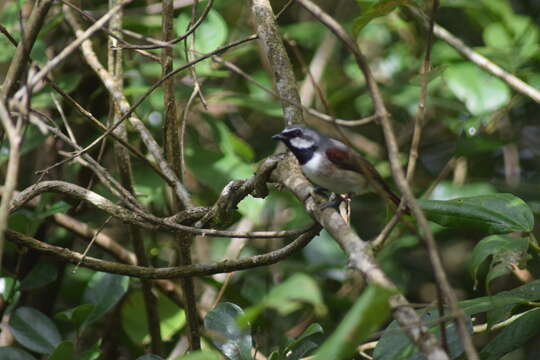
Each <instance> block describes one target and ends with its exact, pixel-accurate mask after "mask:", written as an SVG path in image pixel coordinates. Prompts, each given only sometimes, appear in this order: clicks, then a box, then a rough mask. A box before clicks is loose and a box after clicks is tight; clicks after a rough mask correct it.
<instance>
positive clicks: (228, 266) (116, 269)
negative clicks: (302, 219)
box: [6, 225, 321, 279]
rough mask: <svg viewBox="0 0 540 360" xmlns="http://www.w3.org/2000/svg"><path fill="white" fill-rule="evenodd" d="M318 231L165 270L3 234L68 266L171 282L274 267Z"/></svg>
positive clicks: (14, 232) (314, 228) (312, 230)
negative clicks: (237, 255) (244, 253)
mask: <svg viewBox="0 0 540 360" xmlns="http://www.w3.org/2000/svg"><path fill="white" fill-rule="evenodd" d="M320 230H321V227H320V226H319V225H314V226H312V228H311V229H310V230H309V231H307V232H305V233H304V234H302V235H300V236H299V237H298V238H296V239H295V240H294V241H292V242H291V243H289V244H288V245H286V246H284V247H282V248H280V249H278V250H274V251H271V252H268V253H265V254H261V255H255V256H250V257H247V258H244V259H240V260H234V261H233V260H223V261H219V262H217V263H214V264H194V265H187V266H175V267H165V268H151V267H143V266H135V265H126V264H120V263H116V262H111V261H105V260H100V259H96V258H93V257H88V256H87V257H83V255H82V254H81V253H78V252H76V251H71V250H68V249H66V248H62V247H59V246H54V245H50V244H47V243H45V242H42V241H39V240H37V239H34V238H32V237H30V236H27V235H24V234H21V233H19V232H16V231H13V230H7V231H6V238H7V239H8V240H9V241H13V242H14V243H16V244H19V245H21V246H24V247H27V248H30V249H32V250H36V251H39V252H42V253H45V254H49V255H52V256H56V257H59V258H61V259H63V260H65V261H67V262H69V263H72V264H78V263H80V266H84V267H87V268H90V269H94V270H97V271H103V272H108V273H113V274H121V275H128V276H132V277H138V278H145V279H173V278H183V277H193V276H206V275H213V274H220V273H227V272H232V271H239V270H246V269H251V268H255V267H260V266H266V265H271V264H275V263H277V262H279V261H281V260H283V259H285V258H286V257H288V256H290V255H291V254H292V253H294V252H295V251H298V250H300V249H302V248H303V247H305V246H306V245H307V244H308V243H309V242H310V241H311V239H313V238H314V237H315V236H316V235H317V234H318V233H319V231H320Z"/></svg>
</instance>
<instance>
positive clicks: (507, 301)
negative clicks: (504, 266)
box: [459, 280, 540, 316]
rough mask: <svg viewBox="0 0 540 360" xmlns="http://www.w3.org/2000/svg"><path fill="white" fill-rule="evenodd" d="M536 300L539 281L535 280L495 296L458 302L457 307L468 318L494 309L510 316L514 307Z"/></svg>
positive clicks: (539, 296)
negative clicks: (501, 310)
mask: <svg viewBox="0 0 540 360" xmlns="http://www.w3.org/2000/svg"><path fill="white" fill-rule="evenodd" d="M538 299H540V280H535V281H531V282H530V283H527V284H525V285H522V286H520V287H517V288H515V289H512V290H508V291H502V292H500V293H498V294H496V295H492V296H483V297H479V298H475V299H470V300H463V301H460V303H459V306H460V307H461V308H462V309H463V311H464V312H465V313H466V314H467V315H469V316H470V315H474V314H478V313H481V312H486V311H492V310H496V309H503V310H504V311H505V312H507V313H508V314H510V312H511V310H512V307H514V306H515V305H517V304H522V303H526V302H529V301H535V300H538Z"/></svg>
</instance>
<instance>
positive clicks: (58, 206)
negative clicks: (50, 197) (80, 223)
mask: <svg viewBox="0 0 540 360" xmlns="http://www.w3.org/2000/svg"><path fill="white" fill-rule="evenodd" d="M47 205H48V206H46V207H45V209H43V211H40V213H39V214H38V216H39V218H40V219H45V218H47V217H49V216H51V215H54V214H56V213H67V211H68V210H69V209H70V208H71V205H70V204H68V203H66V202H65V201H57V202H55V203H54V204H52V205H51V204H50V203H48V204H47Z"/></svg>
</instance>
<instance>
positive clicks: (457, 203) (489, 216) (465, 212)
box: [418, 194, 534, 234]
mask: <svg viewBox="0 0 540 360" xmlns="http://www.w3.org/2000/svg"><path fill="white" fill-rule="evenodd" d="M418 203H419V205H420V207H421V208H422V210H424V212H425V214H426V216H427V218H428V219H429V220H431V221H433V222H435V223H437V224H439V225H443V226H448V227H457V228H461V229H477V230H483V231H486V232H488V233H492V234H504V233H509V232H513V231H524V232H530V231H532V229H533V227H534V217H533V214H532V212H531V209H530V208H529V207H528V206H527V204H526V203H525V202H524V201H523V200H521V199H520V198H518V197H516V196H514V195H512V194H490V195H480V196H471V197H464V198H458V199H453V200H448V201H438V200H419V201H418Z"/></svg>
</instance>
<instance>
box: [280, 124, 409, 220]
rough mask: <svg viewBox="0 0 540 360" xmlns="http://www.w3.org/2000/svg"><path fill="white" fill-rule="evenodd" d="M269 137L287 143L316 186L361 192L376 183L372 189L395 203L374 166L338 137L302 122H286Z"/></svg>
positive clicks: (338, 191) (397, 201)
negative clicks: (283, 126) (329, 135)
mask: <svg viewBox="0 0 540 360" xmlns="http://www.w3.org/2000/svg"><path fill="white" fill-rule="evenodd" d="M272 138H273V139H275V140H280V141H282V142H283V143H284V144H285V145H286V146H287V148H288V149H289V150H290V151H291V152H292V153H293V155H294V156H295V157H296V159H297V160H298V162H299V163H300V168H301V169H302V172H303V173H304V175H305V176H306V177H307V178H308V180H309V181H311V182H312V183H313V184H315V185H316V186H318V187H320V188H323V189H326V190H329V191H331V192H333V193H336V194H350V195H358V194H363V193H366V192H369V191H370V190H371V188H372V187H376V189H374V190H375V191H376V192H377V193H378V194H380V195H381V196H384V197H385V198H386V199H387V200H389V201H390V202H391V203H393V204H394V205H395V206H398V205H399V203H400V198H399V197H398V196H397V195H396V194H395V193H394V192H393V191H392V190H391V189H390V187H389V186H388V184H387V183H386V182H385V181H384V180H383V178H382V176H381V175H380V174H379V172H378V171H377V170H376V169H375V167H374V166H373V165H371V163H370V162H369V161H368V160H366V159H365V158H364V157H363V156H362V155H360V154H359V153H357V152H356V151H354V150H353V149H351V148H350V147H349V146H347V145H345V144H344V143H342V142H341V141H339V140H337V139H334V138H331V137H328V136H325V135H323V134H321V133H320V132H318V131H316V130H314V129H312V128H310V127H308V126H304V125H292V126H287V127H286V128H285V129H283V131H281V132H280V133H278V134H275V135H273V136H272ZM368 178H369V179H370V180H368ZM370 185H371V186H370ZM405 212H408V211H407V210H405Z"/></svg>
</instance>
